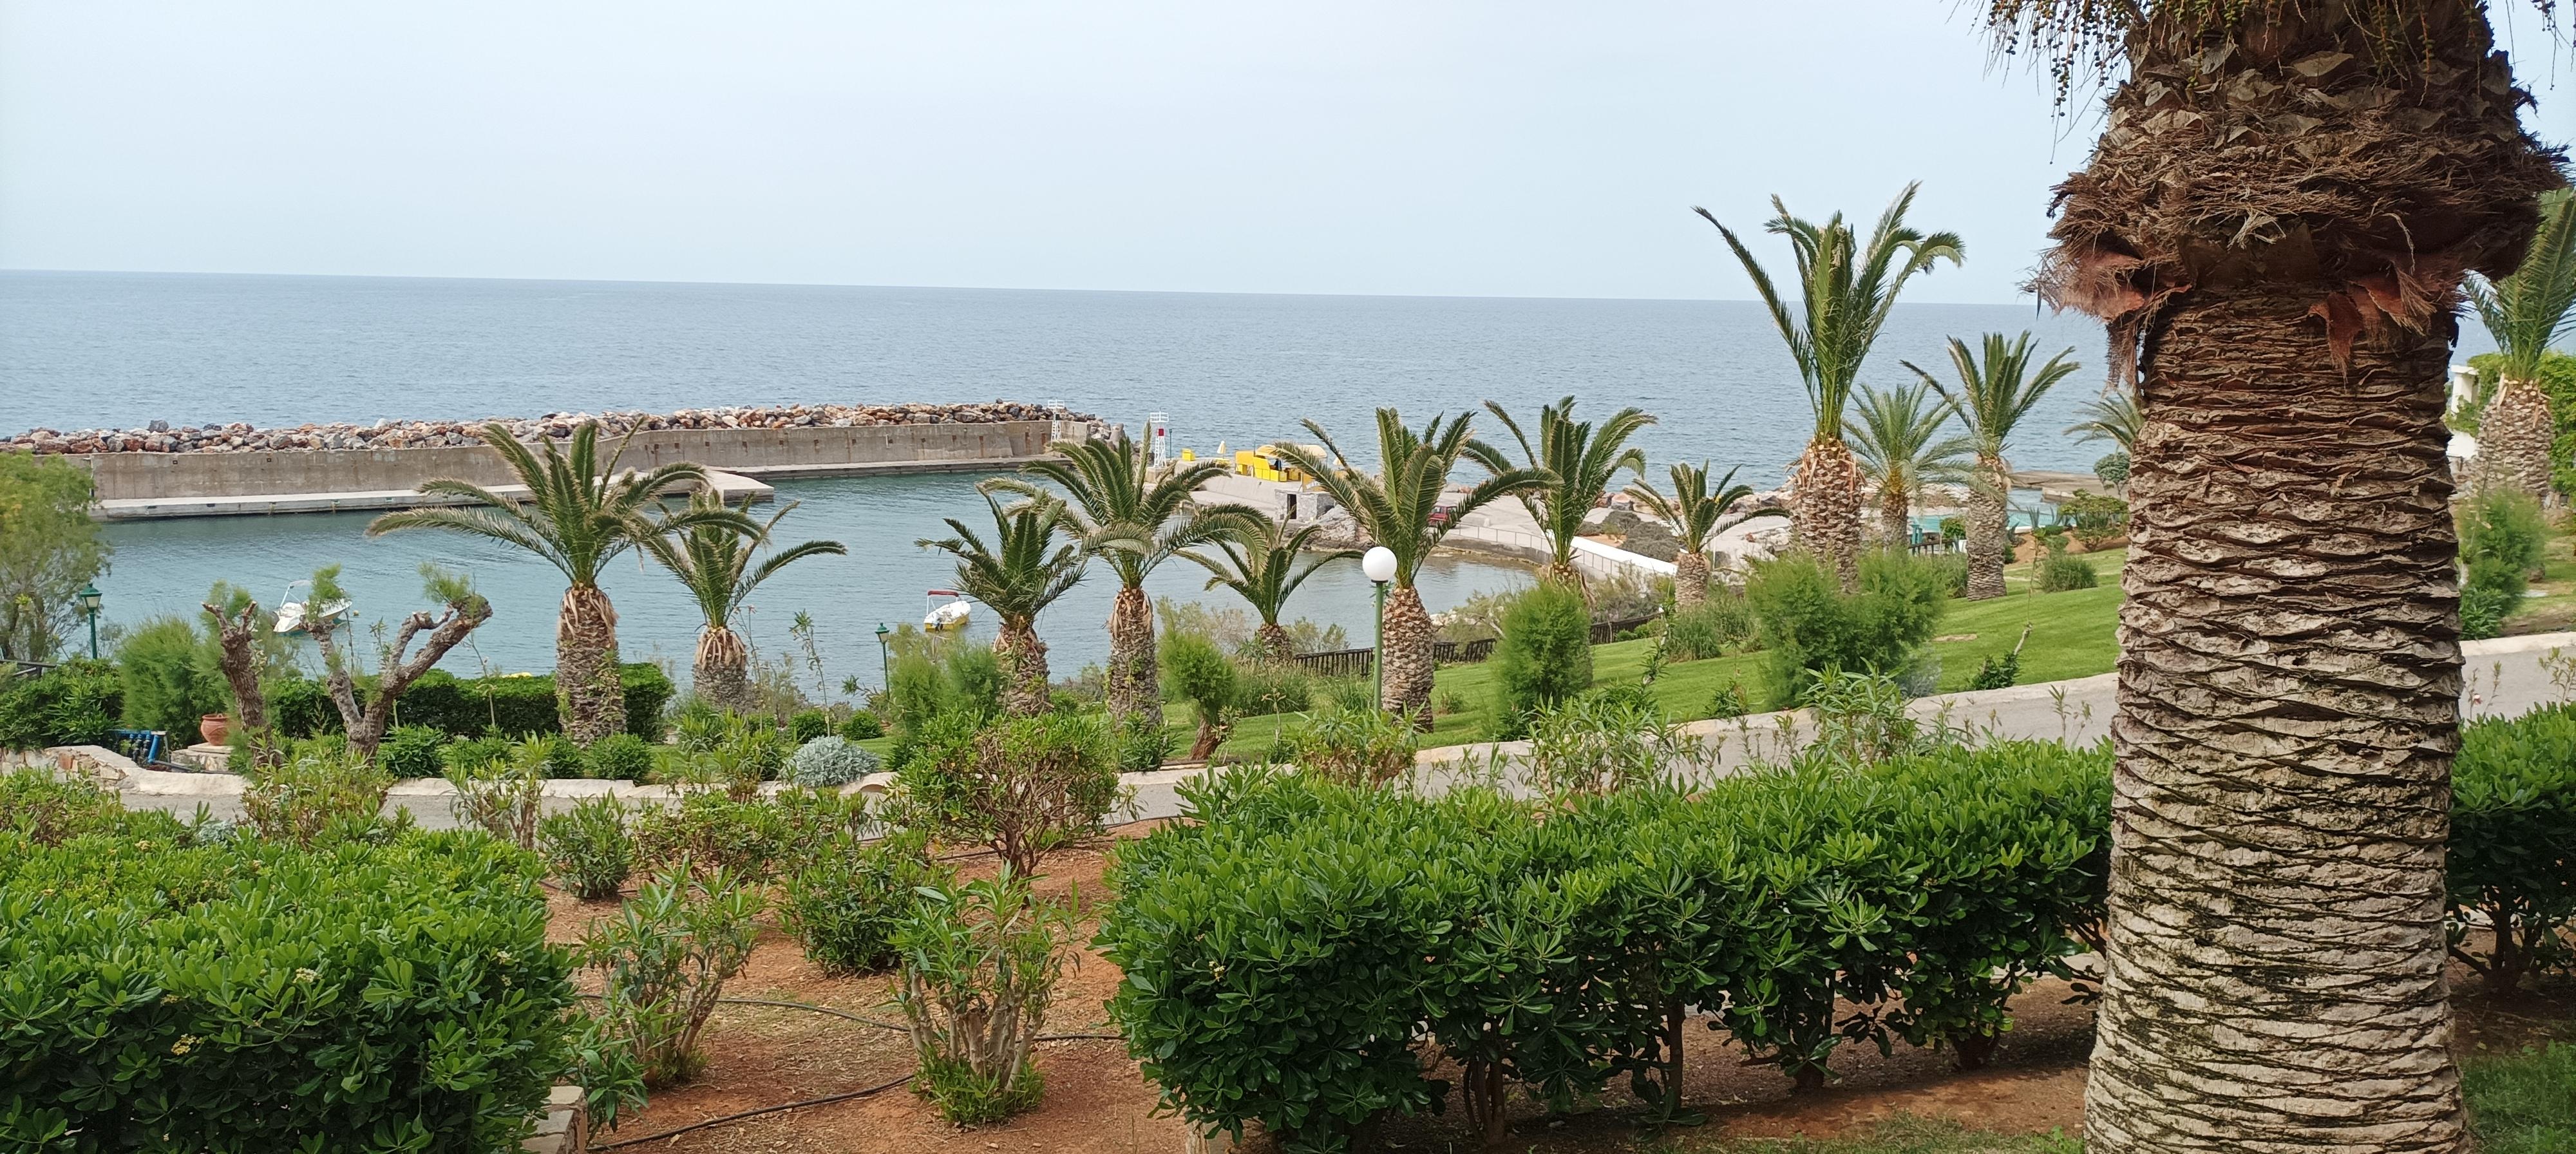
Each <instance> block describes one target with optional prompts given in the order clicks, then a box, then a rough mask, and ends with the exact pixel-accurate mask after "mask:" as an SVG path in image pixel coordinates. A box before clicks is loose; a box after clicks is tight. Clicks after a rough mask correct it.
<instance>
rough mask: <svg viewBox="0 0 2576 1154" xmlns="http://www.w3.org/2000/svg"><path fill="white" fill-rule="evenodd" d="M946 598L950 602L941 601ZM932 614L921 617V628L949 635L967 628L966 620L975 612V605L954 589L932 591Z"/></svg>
mask: <svg viewBox="0 0 2576 1154" xmlns="http://www.w3.org/2000/svg"><path fill="white" fill-rule="evenodd" d="M942 597H945V598H947V599H948V600H945V601H941V600H939V598H942ZM930 598H931V601H930V612H928V613H924V614H922V615H921V627H922V629H923V630H925V631H927V632H931V633H948V632H952V631H955V630H960V629H964V628H966V618H967V617H968V616H970V615H972V614H973V613H974V611H975V606H974V603H973V602H971V601H968V600H966V595H965V594H963V593H959V592H958V591H956V590H954V589H933V590H931V591H930Z"/></svg>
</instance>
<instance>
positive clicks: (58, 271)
mask: <svg viewBox="0 0 2576 1154" xmlns="http://www.w3.org/2000/svg"><path fill="white" fill-rule="evenodd" d="M11 274H33V275H38V276H83V275H88V276H151V277H274V278H278V279H302V280H402V281H496V282H501V283H507V284H567V285H703V286H706V287H710V288H843V289H899V290H915V291H932V292H1025V293H1120V294H1126V295H1131V296H1245V297H1352V298H1360V299H1369V298H1379V299H1388V300H1506V301H1636V302H1643V303H1654V304H1664V303H1671V304H1748V305H1759V304H1761V303H1762V302H1761V301H1758V300H1750V299H1745V298H1740V297H1646V296H1562V295H1559V296H1550V295H1543V294H1534V293H1430V292H1420V293H1396V292H1292V291H1283V290H1275V289H1268V290H1265V289H1135V288H1062V287H1038V288H1033V287H1027V286H1021V285H928V284H860V283H853V282H847V281H760V280H674V279H651V278H614V277H541V276H441V275H424V274H414V273H328V272H324V273H312V272H206V271H202V270H177V269H103V268H102V269H90V268H20V267H16V266H0V276H5V275H11ZM1900 303H1907V304H1923V305H1934V306H1943V307H1956V308H2000V307H2005V306H2017V305H2022V304H2029V305H2031V306H2032V307H2033V308H2034V309H2042V310H2044V309H2046V307H2047V306H2046V305H2045V304H2044V303H2043V302H2041V301H2039V300H2038V299H2037V298H2035V297H2032V296H2028V295H2024V296H2022V297H2020V298H2018V299H2015V300H2009V301H1908V302H1900Z"/></svg>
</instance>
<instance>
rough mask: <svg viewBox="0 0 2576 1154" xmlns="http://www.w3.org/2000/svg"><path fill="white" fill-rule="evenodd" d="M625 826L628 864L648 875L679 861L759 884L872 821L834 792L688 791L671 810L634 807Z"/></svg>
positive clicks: (857, 801) (856, 802) (861, 803)
mask: <svg viewBox="0 0 2576 1154" xmlns="http://www.w3.org/2000/svg"><path fill="white" fill-rule="evenodd" d="M632 828H633V832H634V837H635V860H636V862H637V864H639V865H641V866H643V867H645V868H646V869H648V870H649V871H651V872H654V873H664V872H668V871H670V870H673V869H677V868H679V867H680V866H681V865H682V864H683V863H685V864H687V865H688V866H689V868H691V869H696V870H702V871H703V870H715V869H723V870H726V871H728V872H730V873H732V874H734V875H736V876H738V877H741V878H743V879H744V880H746V881H751V882H765V881H767V880H769V879H770V878H771V877H772V876H774V875H775V874H776V873H777V872H778V871H780V870H781V869H786V868H791V867H794V866H795V865H797V864H798V863H800V862H802V861H804V860H806V859H808V858H810V857H811V856H812V855H813V853H814V852H815V851H816V849H817V847H819V846H821V845H823V844H824V843H825V842H827V841H829V840H831V839H832V838H833V837H835V836H838V835H840V834H844V833H850V834H864V833H866V832H868V831H869V830H870V829H872V828H874V823H873V821H872V820H871V819H870V818H869V816H868V812H867V803H866V801H865V799H862V798H858V797H844V796H843V795H842V794H840V793H839V792H838V791H835V790H806V789H791V790H787V791H784V792H782V793H779V794H777V795H776V796H774V797H768V798H761V797H753V798H750V799H747V800H746V799H738V798H734V797H731V796H728V795H726V794H723V793H717V792H713V791H709V790H695V791H691V792H689V793H687V794H685V795H683V796H682V797H681V798H680V801H679V804H677V805H669V806H646V807H643V808H641V809H639V810H638V811H637V812H636V814H635V817H634V821H633V823H632Z"/></svg>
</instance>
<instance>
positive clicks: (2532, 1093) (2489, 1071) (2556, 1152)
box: [2461, 1042, 2576, 1154]
mask: <svg viewBox="0 0 2576 1154" xmlns="http://www.w3.org/2000/svg"><path fill="white" fill-rule="evenodd" d="M2461 1089H2462V1090H2463V1091H2465V1092H2466V1093H2467V1095H2468V1099H2469V1114H2470V1119H2471V1122H2472V1124H2473V1125H2475V1127H2476V1128H2477V1132H2478V1139H2479V1141H2480V1143H2481V1144H2482V1148H2483V1149H2484V1150H2485V1151H2486V1154H2564V1152H2566V1151H2570V1150H2576V1044H2571V1043H2566V1042H2558V1043H2553V1044H2551V1045H2550V1047H2549V1048H2548V1049H2546V1050H2525V1051H2523V1052H2522V1053H2520V1054H2517V1055H2514V1056H2511V1057H2499V1058H2477V1059H2473V1060H2471V1061H2470V1062H2469V1063H2468V1064H2467V1067H2466V1068H2465V1069H2464V1070H2462V1071H2461Z"/></svg>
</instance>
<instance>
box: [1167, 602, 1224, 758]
mask: <svg viewBox="0 0 2576 1154" xmlns="http://www.w3.org/2000/svg"><path fill="white" fill-rule="evenodd" d="M1158 657H1159V660H1160V663H1161V665H1162V667H1163V692H1164V694H1165V696H1167V697H1178V698H1180V699H1182V700H1185V701H1187V702H1189V703H1190V704H1191V705H1193V706H1195V707H1196V708H1197V711H1198V716H1199V732H1198V738H1197V740H1196V741H1194V742H1192V743H1191V745H1190V760H1192V761H1205V760H1207V759H1208V757H1210V756H1211V755H1213V754H1215V753H1216V747H1217V746H1219V745H1222V744H1224V743H1225V735H1226V734H1227V733H1228V732H1229V731H1230V730H1232V728H1233V726H1234V721H1233V714H1234V702H1235V695H1236V693H1237V691H1238V689H1239V686H1238V683H1237V679H1236V677H1235V670H1234V662H1233V660H1232V659H1230V658H1228V657H1227V656H1226V655H1225V651H1224V650H1222V649H1219V648H1217V646H1216V642H1213V641H1210V640H1208V639H1207V638H1205V637H1203V636H1200V635H1199V634H1196V633H1181V634H1175V635H1173V636H1171V637H1166V638H1164V639H1163V644H1162V646H1161V653H1160V654H1159V655H1158Z"/></svg>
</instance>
